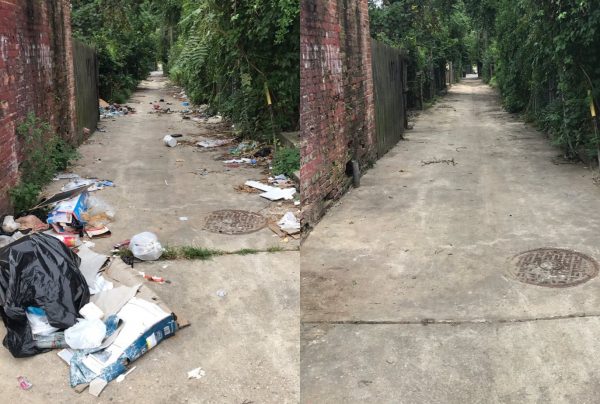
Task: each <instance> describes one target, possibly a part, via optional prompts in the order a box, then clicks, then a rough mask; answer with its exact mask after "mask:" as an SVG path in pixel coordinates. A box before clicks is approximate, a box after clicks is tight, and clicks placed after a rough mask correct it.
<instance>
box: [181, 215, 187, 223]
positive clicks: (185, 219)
mask: <svg viewBox="0 0 600 404" xmlns="http://www.w3.org/2000/svg"><path fill="white" fill-rule="evenodd" d="M179 220H180V221H182V222H187V221H188V218H187V217H185V216H181V217H180V218H179Z"/></svg>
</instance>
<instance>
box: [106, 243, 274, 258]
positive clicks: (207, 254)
mask: <svg viewBox="0 0 600 404" xmlns="http://www.w3.org/2000/svg"><path fill="white" fill-rule="evenodd" d="M282 251H285V249H284V248H282V247H280V246H273V247H269V248H267V249H266V250H258V249H254V248H242V249H241V250H235V251H222V250H213V249H210V248H203V247H196V246H177V247H175V246H167V247H165V248H164V251H163V254H162V256H161V257H160V259H161V260H163V261H172V260H199V261H208V260H211V259H213V258H215V257H220V256H223V255H256V254H260V253H277V252H282ZM117 254H118V255H120V256H127V257H131V256H133V255H132V254H131V251H130V250H129V249H128V248H126V247H123V248H121V249H120V250H119V251H118V253H117Z"/></svg>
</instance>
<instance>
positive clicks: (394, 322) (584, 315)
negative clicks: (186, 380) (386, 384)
mask: <svg viewBox="0 0 600 404" xmlns="http://www.w3.org/2000/svg"><path fill="white" fill-rule="evenodd" d="M598 317H600V313H590V314H588V313H574V314H567V315H559V316H546V317H532V318H514V319H513V318H510V319H508V318H501V319H495V320H488V319H466V320H444V319H441V320H436V319H432V318H424V319H422V320H339V321H336V320H323V321H303V322H302V324H303V325H450V326H459V325H467V324H516V323H532V322H536V321H556V320H569V319H574V318H598Z"/></svg>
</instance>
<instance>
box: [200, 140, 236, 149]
mask: <svg viewBox="0 0 600 404" xmlns="http://www.w3.org/2000/svg"><path fill="white" fill-rule="evenodd" d="M232 140H233V139H204V140H201V141H199V142H198V143H196V146H200V147H204V148H207V149H208V148H213V147H221V146H224V145H226V144H229V143H231V141H232Z"/></svg>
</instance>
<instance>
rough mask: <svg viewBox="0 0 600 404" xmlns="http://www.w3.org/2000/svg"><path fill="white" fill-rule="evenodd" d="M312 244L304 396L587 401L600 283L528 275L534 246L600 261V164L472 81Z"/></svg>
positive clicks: (305, 255) (342, 206)
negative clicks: (569, 150) (562, 147)
mask: <svg viewBox="0 0 600 404" xmlns="http://www.w3.org/2000/svg"><path fill="white" fill-rule="evenodd" d="M406 137H407V139H406V141H402V142H400V143H399V144H398V145H397V146H396V147H395V148H394V149H393V150H392V151H391V152H390V153H388V154H387V155H386V156H385V157H384V158H383V159H381V160H380V161H379V162H378V163H377V165H376V166H375V168H373V169H371V170H370V171H369V172H368V173H367V174H366V175H365V176H364V177H363V179H362V181H361V184H362V186H361V187H360V188H358V189H354V190H352V191H351V192H349V194H347V195H346V196H345V197H344V198H343V199H342V200H341V201H340V202H339V203H337V204H336V206H334V207H333V208H332V209H331V210H330V212H329V213H328V214H327V215H326V217H325V218H324V219H323V220H322V222H321V223H320V224H319V225H318V226H317V227H316V228H315V229H314V230H313V231H312V233H311V234H310V235H309V237H308V239H307V240H306V242H305V243H304V244H303V247H302V254H301V306H302V319H303V329H302V336H301V339H302V354H301V364H302V365H301V390H302V401H303V402H305V403H313V402H319V403H336V402H400V403H411V404H412V403H428V404H429V403H537V402H552V403H573V402H577V403H586V402H588V403H591V402H595V401H596V400H597V397H598V394H599V393H600V390H599V388H598V385H599V384H598V382H600V376H598V374H599V371H600V346H599V343H598V341H597V335H598V333H599V332H600V319H599V318H598V316H600V280H599V279H597V278H596V279H592V280H590V281H589V282H587V283H583V284H580V285H578V286H574V287H569V288H546V287H541V286H535V285H530V284H525V283H521V282H519V281H518V280H517V279H515V278H514V277H513V276H512V275H511V272H510V269H511V259H512V258H513V257H514V256H515V255H516V254H519V253H521V252H524V251H527V250H532V249H537V248H546V247H548V248H566V249H572V250H575V251H578V252H581V253H584V254H587V255H589V256H591V257H593V258H598V257H600V234H599V233H598V228H599V225H600V211H599V210H598V200H599V197H600V190H599V189H598V187H597V186H596V185H595V184H594V181H593V177H594V176H595V175H597V174H596V172H594V171H592V170H590V169H587V168H586V167H584V166H583V165H582V164H563V163H566V162H565V161H563V160H562V159H561V158H560V157H559V155H560V151H559V150H558V149H556V148H554V147H552V146H551V145H550V142H549V140H548V139H547V138H545V137H544V135H543V134H541V133H540V132H537V131H536V130H535V129H533V128H531V127H529V126H527V125H525V124H524V123H522V122H521V121H520V120H519V119H518V118H517V117H514V116H511V115H509V114H508V113H506V112H504V111H503V110H502V108H501V105H500V101H499V98H498V97H497V95H496V94H495V92H494V91H493V90H492V89H491V88H489V87H488V86H486V85H484V84H482V83H481V82H480V81H478V80H465V81H463V82H462V83H461V84H458V85H456V86H454V87H452V89H451V90H450V92H449V94H448V95H447V96H446V97H444V98H442V99H440V100H439V102H438V103H437V105H436V106H434V107H433V108H431V109H430V110H428V111H426V112H424V113H422V114H421V116H420V117H419V118H418V119H417V121H416V124H415V129H414V130H413V131H409V132H407V134H406Z"/></svg>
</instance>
